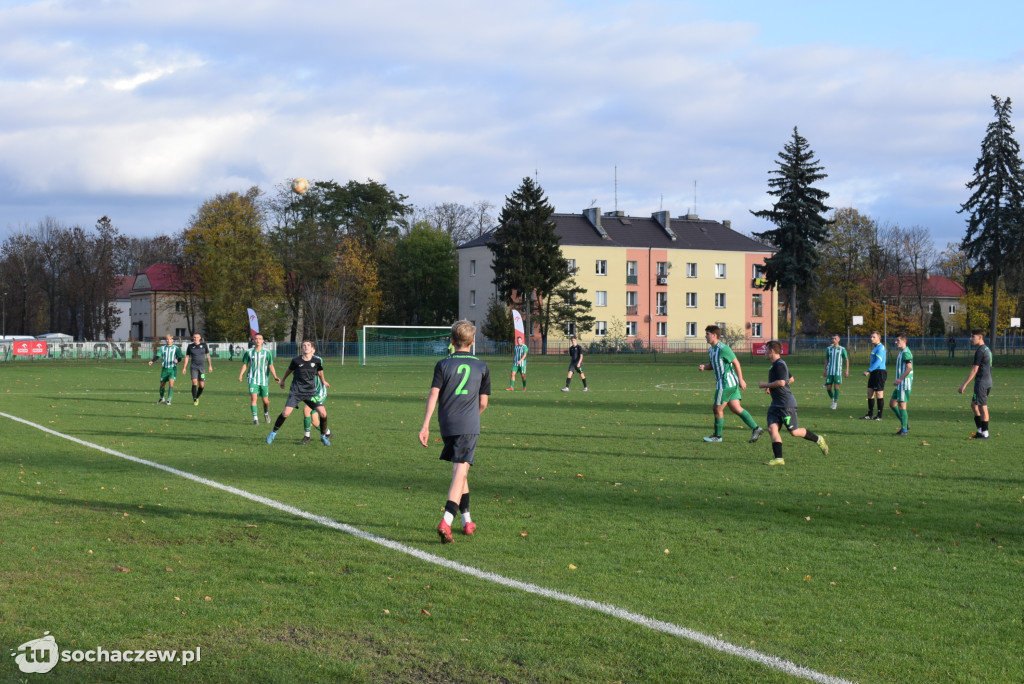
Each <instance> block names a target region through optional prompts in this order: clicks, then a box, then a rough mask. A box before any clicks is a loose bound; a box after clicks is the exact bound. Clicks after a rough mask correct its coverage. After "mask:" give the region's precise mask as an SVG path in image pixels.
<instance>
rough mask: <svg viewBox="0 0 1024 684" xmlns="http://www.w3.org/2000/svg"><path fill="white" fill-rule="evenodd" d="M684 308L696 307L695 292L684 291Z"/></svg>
mask: <svg viewBox="0 0 1024 684" xmlns="http://www.w3.org/2000/svg"><path fill="white" fill-rule="evenodd" d="M686 308H687V309H696V308H697V293H696V292H687V293H686Z"/></svg>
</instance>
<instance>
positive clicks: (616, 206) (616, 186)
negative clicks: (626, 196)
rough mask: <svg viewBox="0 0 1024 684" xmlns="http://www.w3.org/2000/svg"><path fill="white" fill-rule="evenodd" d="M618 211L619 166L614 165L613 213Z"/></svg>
mask: <svg viewBox="0 0 1024 684" xmlns="http://www.w3.org/2000/svg"><path fill="white" fill-rule="evenodd" d="M618 210H619V165H618V164H616V165H615V211H618Z"/></svg>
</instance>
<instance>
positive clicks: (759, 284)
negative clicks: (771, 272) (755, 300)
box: [750, 278, 768, 290]
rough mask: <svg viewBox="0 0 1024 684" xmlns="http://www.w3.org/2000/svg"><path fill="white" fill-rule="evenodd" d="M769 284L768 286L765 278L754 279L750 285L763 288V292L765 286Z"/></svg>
mask: <svg viewBox="0 0 1024 684" xmlns="http://www.w3.org/2000/svg"><path fill="white" fill-rule="evenodd" d="M767 284H768V281H767V280H766V279H764V278H754V279H753V280H752V281H751V282H750V285H751V287H759V288H761V289H762V290H763V289H764V288H765V286H766V285H767Z"/></svg>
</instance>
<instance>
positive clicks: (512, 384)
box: [505, 335, 529, 392]
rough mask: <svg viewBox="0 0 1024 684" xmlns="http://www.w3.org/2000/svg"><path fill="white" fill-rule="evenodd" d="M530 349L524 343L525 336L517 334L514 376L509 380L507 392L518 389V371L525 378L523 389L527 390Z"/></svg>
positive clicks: (513, 365) (513, 364) (513, 357)
mask: <svg viewBox="0 0 1024 684" xmlns="http://www.w3.org/2000/svg"><path fill="white" fill-rule="evenodd" d="M528 352H529V349H528V348H527V346H526V345H525V344H523V338H522V337H521V336H519V335H516V346H515V348H513V349H512V378H511V379H510V380H509V381H508V387H506V388H505V391H506V392H513V391H515V389H516V373H517V372H518V373H519V374H520V375H521V376H522V378H523V391H524V392H525V391H526V354H527V353H528Z"/></svg>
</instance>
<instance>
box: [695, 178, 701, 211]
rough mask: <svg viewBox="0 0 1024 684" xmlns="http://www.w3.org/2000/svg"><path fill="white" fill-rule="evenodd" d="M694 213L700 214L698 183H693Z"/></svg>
mask: <svg viewBox="0 0 1024 684" xmlns="http://www.w3.org/2000/svg"><path fill="white" fill-rule="evenodd" d="M693 213H694V214H699V213H700V212H698V211H697V181H693Z"/></svg>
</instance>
